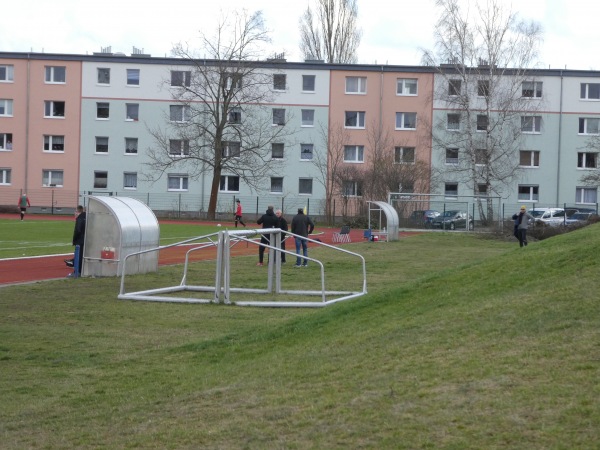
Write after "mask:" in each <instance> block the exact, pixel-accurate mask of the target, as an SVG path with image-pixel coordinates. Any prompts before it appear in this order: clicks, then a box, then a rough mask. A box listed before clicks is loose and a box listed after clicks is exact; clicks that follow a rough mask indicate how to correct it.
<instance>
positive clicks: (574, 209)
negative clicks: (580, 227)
mask: <svg viewBox="0 0 600 450" xmlns="http://www.w3.org/2000/svg"><path fill="white" fill-rule="evenodd" d="M578 212H581V213H592V214H596V208H584V207H579V206H567V207H566V208H565V214H566V215H567V219H569V218H570V217H571V216H572V215H573V214H575V213H578Z"/></svg>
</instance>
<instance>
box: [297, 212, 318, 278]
mask: <svg viewBox="0 0 600 450" xmlns="http://www.w3.org/2000/svg"><path fill="white" fill-rule="evenodd" d="M314 228H315V224H314V223H313V221H312V220H310V217H308V216H307V215H306V214H304V210H303V209H302V208H298V214H296V215H295V216H294V218H293V219H292V233H294V234H297V235H299V236H302V237H296V236H294V239H295V241H296V254H297V255H298V256H297V257H296V265H295V266H294V267H306V266H308V260H307V259H306V258H304V261H302V258H300V247H302V253H303V255H304V256H307V255H308V242H307V240H306V239H305V238H306V237H308V235H309V234H311V233H312V232H313V230H314Z"/></svg>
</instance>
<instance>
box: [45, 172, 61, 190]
mask: <svg viewBox="0 0 600 450" xmlns="http://www.w3.org/2000/svg"><path fill="white" fill-rule="evenodd" d="M53 178H56V179H57V180H58V179H60V182H54V183H53V181H54V180H53ZM44 181H46V183H44ZM63 183H64V171H62V170H55V169H43V170H42V186H43V187H63Z"/></svg>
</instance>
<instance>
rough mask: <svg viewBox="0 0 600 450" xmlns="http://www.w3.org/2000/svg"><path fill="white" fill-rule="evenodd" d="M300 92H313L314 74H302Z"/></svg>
mask: <svg viewBox="0 0 600 450" xmlns="http://www.w3.org/2000/svg"><path fill="white" fill-rule="evenodd" d="M302 92H315V75H302Z"/></svg>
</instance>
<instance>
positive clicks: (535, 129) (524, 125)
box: [521, 116, 542, 133]
mask: <svg viewBox="0 0 600 450" xmlns="http://www.w3.org/2000/svg"><path fill="white" fill-rule="evenodd" d="M541 130H542V116H521V131H522V132H523V133H540V132H541Z"/></svg>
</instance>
